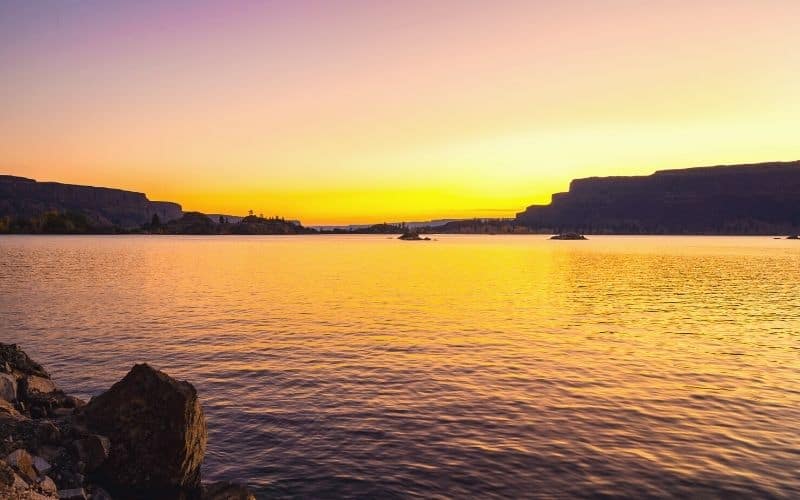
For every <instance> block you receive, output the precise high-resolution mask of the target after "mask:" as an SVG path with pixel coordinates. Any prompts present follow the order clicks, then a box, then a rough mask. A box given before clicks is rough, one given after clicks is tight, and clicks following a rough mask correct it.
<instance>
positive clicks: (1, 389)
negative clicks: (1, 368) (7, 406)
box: [0, 373, 17, 402]
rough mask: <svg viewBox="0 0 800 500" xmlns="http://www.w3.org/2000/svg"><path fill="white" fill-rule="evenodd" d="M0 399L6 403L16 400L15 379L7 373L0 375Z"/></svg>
mask: <svg viewBox="0 0 800 500" xmlns="http://www.w3.org/2000/svg"><path fill="white" fill-rule="evenodd" d="M0 399H3V400H5V401H8V402H13V401H16V400H17V379H16V378H14V377H13V376H12V375H10V374H8V373H0Z"/></svg>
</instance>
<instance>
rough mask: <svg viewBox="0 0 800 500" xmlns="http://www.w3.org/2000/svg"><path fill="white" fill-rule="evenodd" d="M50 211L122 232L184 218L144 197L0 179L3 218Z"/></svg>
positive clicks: (174, 205)
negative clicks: (147, 224)
mask: <svg viewBox="0 0 800 500" xmlns="http://www.w3.org/2000/svg"><path fill="white" fill-rule="evenodd" d="M51 211H52V212H62V213H65V212H69V213H76V214H80V215H82V216H85V217H86V218H87V220H88V222H89V224H90V225H91V226H94V227H109V228H110V227H119V228H123V229H129V228H138V227H140V226H142V225H143V224H146V223H148V222H150V221H151V220H152V218H153V215H158V218H159V219H160V220H161V221H163V222H167V221H171V220H173V219H177V218H179V217H180V216H181V215H182V214H183V212H182V210H181V206H180V205H178V204H177V203H172V202H167V201H150V200H148V199H147V196H145V195H144V194H143V193H136V192H133V191H124V190H122V189H111V188H104V187H92V186H78V185H74V184H61V183H59V182H37V181H35V180H33V179H27V178H25V177H16V176H13V175H0V218H3V217H13V218H28V217H35V216H39V215H41V214H43V213H46V212H51Z"/></svg>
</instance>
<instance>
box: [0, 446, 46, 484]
mask: <svg viewBox="0 0 800 500" xmlns="http://www.w3.org/2000/svg"><path fill="white" fill-rule="evenodd" d="M6 463H7V464H8V465H11V466H13V467H14V468H15V469H17V471H19V473H20V474H22V477H23V479H25V480H26V481H36V480H37V479H38V478H39V474H37V473H36V469H34V467H33V458H32V457H31V455H30V453H28V452H27V451H25V450H23V449H18V450H14V451H12V452H11V453H9V454H8V456H7V457H6Z"/></svg>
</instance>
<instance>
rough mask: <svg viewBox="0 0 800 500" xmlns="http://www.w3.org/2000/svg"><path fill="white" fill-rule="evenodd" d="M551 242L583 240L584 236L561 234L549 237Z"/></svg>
mask: <svg viewBox="0 0 800 500" xmlns="http://www.w3.org/2000/svg"><path fill="white" fill-rule="evenodd" d="M550 239H551V240H585V239H587V238H586V236H584V235H582V234H578V233H561V234H556V235H554V236H551V237H550Z"/></svg>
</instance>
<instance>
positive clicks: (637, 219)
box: [517, 161, 800, 234]
mask: <svg viewBox="0 0 800 500" xmlns="http://www.w3.org/2000/svg"><path fill="white" fill-rule="evenodd" d="M517 221H518V222H519V223H520V224H524V225H526V226H528V227H529V228H531V229H533V230H537V231H551V232H556V233H560V232H567V231H574V232H579V233H587V234H598V233H609V234H791V233H796V232H798V230H800V161H796V162H786V163H780V162H778V163H762V164H753V165H734V166H718V167H702V168H690V169H683V170H663V171H659V172H656V173H655V174H653V175H649V176H633V177H592V178H587V179H577V180H574V181H572V183H571V184H570V189H569V192H567V193H558V194H554V195H553V198H552V202H551V203H550V204H549V205H533V206H530V207H528V209H527V210H525V211H524V212H522V213H520V214H518V215H517Z"/></svg>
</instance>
